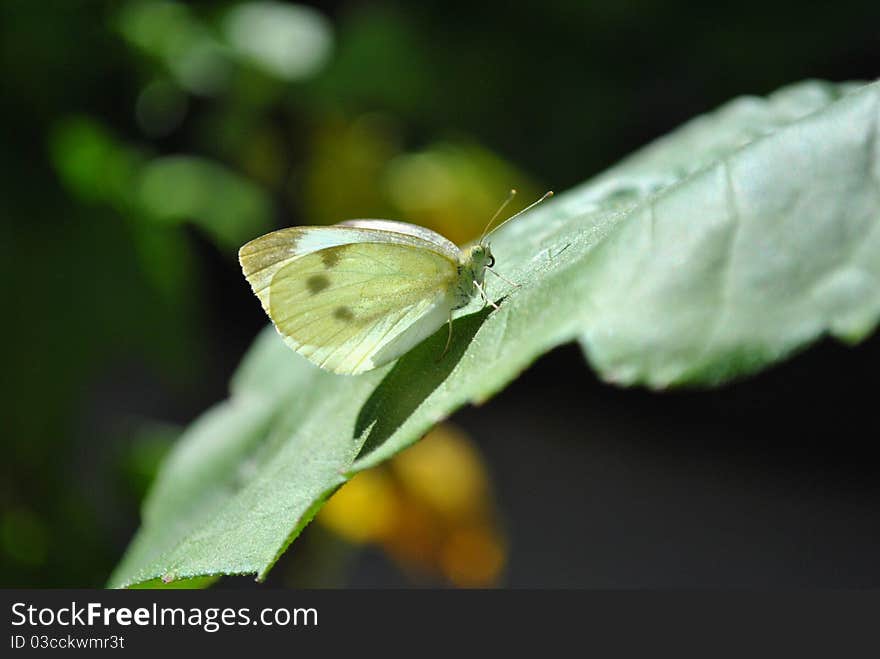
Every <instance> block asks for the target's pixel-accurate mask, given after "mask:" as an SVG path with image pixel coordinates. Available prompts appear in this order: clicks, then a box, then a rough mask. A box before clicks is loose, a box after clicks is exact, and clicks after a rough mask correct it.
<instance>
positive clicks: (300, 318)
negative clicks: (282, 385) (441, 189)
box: [251, 234, 458, 374]
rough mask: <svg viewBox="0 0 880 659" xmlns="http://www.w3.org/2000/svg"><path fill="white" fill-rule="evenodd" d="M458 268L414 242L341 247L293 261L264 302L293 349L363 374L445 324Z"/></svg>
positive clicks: (325, 365)
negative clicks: (412, 243)
mask: <svg viewBox="0 0 880 659" xmlns="http://www.w3.org/2000/svg"><path fill="white" fill-rule="evenodd" d="M270 235H271V234H270ZM457 265H458V264H457V263H456V262H455V261H453V260H452V259H451V258H449V257H447V256H445V255H442V254H440V253H439V252H437V251H434V250H430V249H425V248H424V247H422V246H418V247H414V246H413V245H411V244H403V243H398V242H355V243H348V244H343V245H336V246H331V247H326V248H324V249H320V250H318V251H316V252H312V253H309V254H305V255H303V256H299V257H295V258H292V259H288V260H287V261H286V262H285V263H284V264H283V265H281V267H279V268H277V269H276V270H275V274H274V275H273V277H272V279H271V281H270V283H269V284H268V286H267V287H266V289H265V290H264V291H263V296H261V300H263V298H265V299H264V307H266V311H267V312H268V313H269V317H270V318H271V319H272V321H273V322H274V323H275V327H276V328H277V329H278V332H279V333H280V334H281V335H282V336H283V337H284V339H285V341H286V342H287V343H288V345H290V346H291V347H292V348H293V349H294V350H296V351H297V352H299V353H300V354H302V355H304V356H305V357H307V358H309V359H310V360H311V361H312V362H314V363H316V364H318V365H319V366H321V367H323V368H327V369H329V370H331V371H334V372H337V373H348V374H354V373H360V372H363V371H366V370H370V369H372V368H375V367H377V366H379V365H381V364H382V363H386V362H388V361H391V360H393V359H395V358H396V357H398V356H400V355H401V354H403V353H404V352H406V351H407V350H409V348H411V347H412V346H413V345H415V344H416V343H418V342H419V341H421V340H422V339H424V338H425V337H426V336H428V335H429V334H431V333H432V332H433V331H435V330H436V329H437V328H438V327H439V326H440V325H442V323H443V322H444V321H445V320H446V319H447V318H448V313H449V309H450V303H449V290H450V288H451V286H452V284H453V282H454V281H455V278H456V274H457ZM251 283H252V285H253V284H254V282H251ZM254 290H255V291H256V286H254ZM258 295H259V293H258Z"/></svg>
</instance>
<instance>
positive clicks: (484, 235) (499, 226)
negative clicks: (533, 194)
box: [480, 190, 553, 242]
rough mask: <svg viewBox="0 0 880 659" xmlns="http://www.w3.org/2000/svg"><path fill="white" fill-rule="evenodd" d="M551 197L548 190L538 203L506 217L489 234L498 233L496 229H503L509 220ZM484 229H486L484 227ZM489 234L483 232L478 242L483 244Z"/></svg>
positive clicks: (551, 194) (551, 192) (550, 191)
mask: <svg viewBox="0 0 880 659" xmlns="http://www.w3.org/2000/svg"><path fill="white" fill-rule="evenodd" d="M552 196H553V190H548V191H547V192H545V193H544V196H543V197H541V198H540V199H538V201H535V202H532V203H531V204H529V205H528V206H526V207H525V208H523V209H522V210H521V211H520V212H519V213H515V214H513V215H511V216H510V217H508V218H507V219H506V220H504V222H502V223H501V224H499V225H498V226H497V227H495V228H494V229H492V231H490V232H489V233H494V232H495V231H498V229H500V228H501V227H503V226H504V225H505V224H507V223H508V222H510V221H511V220H513V219H515V218H517V217H519V216H520V215H522V214H523V213H525V212H527V211H530V210H531V209H533V208H534V207H535V206H537V205H538V204H540V203H541V202H542V201H544V200H545V199H549V198H550V197H552ZM508 201H510V200H509V199H508ZM502 208H504V207H503V206H502ZM496 215H497V213H496ZM490 225H491V222H490ZM486 228H488V227H486ZM489 233H485V232H484V233H483V237H482V238H480V242H483V239H484V238H485V237H486V236H488V235H489Z"/></svg>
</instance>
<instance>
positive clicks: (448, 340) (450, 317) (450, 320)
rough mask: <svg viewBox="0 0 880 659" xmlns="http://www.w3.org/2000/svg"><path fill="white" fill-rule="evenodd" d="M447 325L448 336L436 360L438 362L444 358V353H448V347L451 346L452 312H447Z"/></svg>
mask: <svg viewBox="0 0 880 659" xmlns="http://www.w3.org/2000/svg"><path fill="white" fill-rule="evenodd" d="M447 325H449V334H447V335H446V346H445V347H444V348H443V352H441V353H440V357H439V358H438V359H437V361H438V362H439V361H440V360H442V359H443V358H444V357H445V356H446V353H447V352H448V351H449V346H450V345H452V312H451V311H450V312H449V322H448V323H447Z"/></svg>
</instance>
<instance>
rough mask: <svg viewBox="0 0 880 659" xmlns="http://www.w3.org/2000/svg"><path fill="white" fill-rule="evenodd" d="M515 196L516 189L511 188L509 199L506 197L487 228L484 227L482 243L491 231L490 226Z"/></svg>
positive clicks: (481, 237) (481, 236)
mask: <svg viewBox="0 0 880 659" xmlns="http://www.w3.org/2000/svg"><path fill="white" fill-rule="evenodd" d="M515 196H516V189H513V190H511V191H510V193H509V194H508V195H507V199H505V200H504V201H503V202H502V204H501V206H499V207H498V210H497V211H495V214H494V215H493V216H492V219H491V220H489V223H488V224H487V225H486V228H485V229H483V233H482V234H481V235H480V243H482V242H483V238H485V237H486V235H487V234H488V233H489V227H491V226H492V222H494V221H495V220H497V219H498V216H499V215H501V211H503V210H504V209H505V208H506V207H507V204H509V203H510V201H511V200H512V199H513V198H514V197H515Z"/></svg>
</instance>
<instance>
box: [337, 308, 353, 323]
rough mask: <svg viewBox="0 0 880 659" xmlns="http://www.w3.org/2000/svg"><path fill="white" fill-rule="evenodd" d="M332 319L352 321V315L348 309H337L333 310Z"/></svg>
mask: <svg viewBox="0 0 880 659" xmlns="http://www.w3.org/2000/svg"><path fill="white" fill-rule="evenodd" d="M333 317H334V318H338V319H339V320H344V321H350V320H354V313H353V312H352V310H351V309H349V308H348V307H338V308H336V309H334V310H333Z"/></svg>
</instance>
